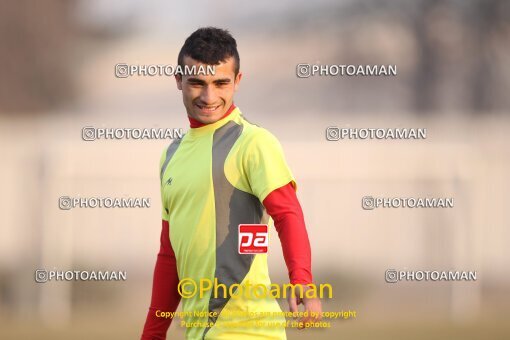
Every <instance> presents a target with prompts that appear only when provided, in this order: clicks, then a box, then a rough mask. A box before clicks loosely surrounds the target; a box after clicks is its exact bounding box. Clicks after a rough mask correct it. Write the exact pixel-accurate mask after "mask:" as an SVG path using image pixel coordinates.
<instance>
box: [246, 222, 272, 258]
mask: <svg viewBox="0 0 510 340" xmlns="http://www.w3.org/2000/svg"><path fill="white" fill-rule="evenodd" d="M268 244H269V239H268V229H267V224H240V225H239V254H265V253H267V246H268Z"/></svg>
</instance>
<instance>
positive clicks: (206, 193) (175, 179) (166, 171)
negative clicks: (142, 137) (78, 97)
mask: <svg viewBox="0 0 510 340" xmlns="http://www.w3.org/2000/svg"><path fill="white" fill-rule="evenodd" d="M178 63H179V65H181V66H185V65H187V66H194V65H196V67H197V68H196V69H199V66H202V67H206V66H207V65H214V66H215V73H214V75H211V74H207V75H203V74H202V75H182V76H176V77H175V78H176V81H177V88H178V89H179V90H181V91H182V98H183V102H184V106H185V108H186V111H187V114H188V119H189V121H190V129H189V131H188V132H187V133H186V134H185V135H184V137H183V138H182V139H179V140H175V141H174V142H173V143H171V144H170V146H169V147H168V148H167V149H165V150H164V152H163V155H162V157H161V162H160V175H161V199H162V206H163V209H162V218H163V222H162V224H163V227H162V231H161V247H160V251H159V254H158V258H157V261H156V267H155V271H154V282H153V290H152V302H151V307H150V309H149V312H148V315H147V320H146V323H145V327H144V330H143V334H142V339H143V340H149V339H151V340H153V339H165V338H166V332H167V330H168V327H169V326H170V323H171V321H172V319H171V318H162V317H161V315H162V313H165V312H175V310H176V309H177V306H178V304H179V301H181V295H182V303H183V304H182V309H183V312H185V313H186V312H189V314H188V315H187V316H186V317H184V318H183V320H184V321H185V322H187V325H188V326H189V325H191V326H190V327H186V338H187V339H236V340H237V339H285V338H286V335H285V328H283V327H279V328H278V327H269V326H268V327H264V326H263V325H264V324H268V323H275V322H285V318H284V317H283V316H281V309H280V307H279V305H278V303H277V302H276V300H275V299H274V298H273V297H267V296H266V297H263V298H257V297H254V296H253V295H254V294H250V296H247V294H244V295H243V296H236V297H234V296H233V295H230V294H231V293H232V294H234V293H235V292H234V291H232V292H228V288H229V287H230V286H232V285H233V284H237V286H236V287H239V288H238V289H239V290H241V288H247V289H246V290H248V288H249V287H248V286H249V285H251V286H254V285H265V286H267V287H269V285H270V283H271V282H270V280H269V275H268V268H267V257H266V255H267V254H260V253H258V254H240V253H239V249H238V246H239V232H238V226H239V225H240V224H270V223H271V219H270V217H269V216H271V218H272V220H274V226H275V228H276V230H277V232H278V236H279V239H280V242H281V245H282V248H283V254H284V258H285V263H286V265H287V269H288V272H289V278H290V283H292V284H296V285H303V286H304V285H306V284H310V283H312V273H311V252H310V244H309V241H308V235H307V232H306V228H305V224H304V218H303V213H302V211H301V207H300V205H299V202H298V200H297V197H296V193H295V189H296V183H295V180H294V177H293V175H292V173H291V171H290V170H289V168H288V166H287V164H286V162H285V158H284V155H283V152H282V149H281V146H280V144H279V142H278V140H277V139H276V138H275V137H274V136H273V135H272V134H270V133H269V132H268V131H267V130H265V129H263V128H261V127H258V126H256V125H254V124H251V123H249V122H248V121H247V120H245V119H244V117H243V114H242V113H241V111H240V110H239V108H237V107H236V106H235V105H234V103H233V96H234V92H235V91H236V90H237V89H238V87H239V83H240V81H241V78H242V73H241V72H240V71H239V66H240V61H239V54H238V52H237V44H236V41H235V39H234V38H233V37H232V36H231V35H230V34H229V33H228V32H227V31H225V30H222V29H218V28H212V27H208V28H201V29H199V30H197V31H195V32H194V33H193V34H192V35H191V36H190V37H188V39H186V42H185V43H184V46H183V47H182V49H181V51H180V53H179V57H178ZM268 215H269V216H268ZM184 279H185V280H188V284H189V280H192V282H195V283H196V284H197V285H199V283H200V282H201V280H204V279H208V280H209V282H213V283H214V282H215V280H217V283H218V284H223V285H225V287H227V293H226V295H225V292H224V290H223V289H221V288H220V289H218V290H217V294H215V292H214V290H209V291H207V292H205V294H204V295H203V296H202V297H200V296H199V294H196V295H195V296H192V297H186V298H185V297H184V294H182V291H181V294H180V293H179V292H178V289H179V288H180V289H184V287H181V286H179V282H181V283H183V282H184ZM180 280H181V281H180ZM307 288H308V287H306V286H304V290H305V291H306V290H307ZM188 291H189V289H188ZM297 291H298V292H299V290H297ZM289 295H290V294H289ZM288 302H289V307H290V311H292V312H296V311H298V307H297V306H298V304H300V303H303V304H304V307H305V310H307V311H308V312H315V313H318V314H316V315H320V313H321V303H320V300H319V299H318V298H307V297H306V296H302V297H300V296H297V297H296V296H295V297H289V298H288ZM264 312H265V313H267V312H269V313H273V312H276V316H264V315H263V313H264ZM278 312H280V313H278ZM278 314H280V315H278ZM266 315H267V314H266ZM175 318H177V319H178V320H177V321H176V322H178V323H179V324H181V321H182V320H181V319H179V318H178V317H175ZM319 318H320V317H316V318H312V317H307V318H303V319H302V320H301V321H304V322H307V321H316V320H318V319H319ZM250 321H251V322H252V323H251V324H250ZM253 322H259V323H258V326H254V325H253Z"/></svg>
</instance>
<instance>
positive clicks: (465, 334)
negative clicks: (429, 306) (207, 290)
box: [0, 319, 510, 340]
mask: <svg viewBox="0 0 510 340" xmlns="http://www.w3.org/2000/svg"><path fill="white" fill-rule="evenodd" d="M27 322H28V324H21V323H14V324H13V323H5V322H4V321H2V322H0V339H2V340H4V339H5V340H11V339H12V340H25V339H27V340H28V339H39V340H46V339H48V340H49V339H51V340H64V339H65V340H68V339H77V340H79V339H83V340H89V339H94V340H103V339H104V340H112V339H138V337H139V333H140V326H139V325H138V324H135V323H133V322H119V320H118V319H116V320H112V321H111V322H110V321H108V320H102V321H96V322H87V321H85V320H83V321H81V322H79V323H78V322H77V323H75V324H73V325H72V326H71V327H69V328H66V329H62V330H52V329H48V328H45V327H43V326H42V325H40V324H33V323H30V320H27ZM287 336H288V339H296V340H300V339H314V340H323V339H324V340H326V339H350V340H386V339H416V340H429V339H451V340H455V339H459V340H460V339H462V340H474V339H483V340H499V339H501V340H507V339H509V338H510V325H509V323H508V322H507V321H506V320H503V319H501V320H493V321H489V322H480V323H471V324H469V325H466V326H455V325H452V324H448V323H420V324H379V325H372V324H370V325H368V324H361V323H358V322H356V321H347V322H344V323H343V324H341V323H336V324H335V325H334V326H333V328H331V329H329V330H307V331H298V330H289V331H288V332H287ZM168 339H184V330H183V329H181V328H179V327H175V326H172V327H171V329H170V331H169V333H168Z"/></svg>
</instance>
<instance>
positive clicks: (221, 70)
mask: <svg viewBox="0 0 510 340" xmlns="http://www.w3.org/2000/svg"><path fill="white" fill-rule="evenodd" d="M182 61H183V63H184V65H187V66H194V65H196V66H197V69H198V67H200V66H203V67H204V69H207V67H208V66H211V65H208V64H205V63H202V62H200V61H198V60H195V59H193V58H191V57H189V56H185V57H184V58H183V60H182ZM212 66H213V67H214V69H215V73H214V75H195V76H193V78H200V79H211V78H212V79H217V78H225V77H229V78H230V77H232V78H233V77H234V76H235V60H234V58H232V57H228V58H227V59H225V61H220V63H219V64H218V65H212Z"/></svg>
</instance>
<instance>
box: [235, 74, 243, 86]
mask: <svg viewBox="0 0 510 340" xmlns="http://www.w3.org/2000/svg"><path fill="white" fill-rule="evenodd" d="M242 77H243V73H242V72H241V71H239V73H238V74H237V76H236V78H235V80H234V91H237V88H238V87H239V83H240V82H241V78H242Z"/></svg>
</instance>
